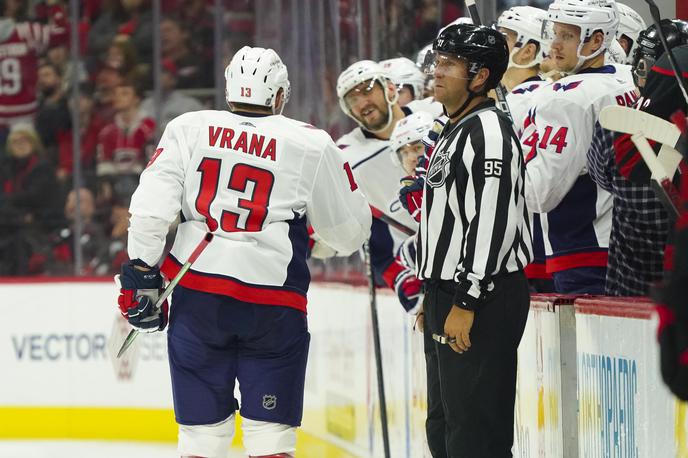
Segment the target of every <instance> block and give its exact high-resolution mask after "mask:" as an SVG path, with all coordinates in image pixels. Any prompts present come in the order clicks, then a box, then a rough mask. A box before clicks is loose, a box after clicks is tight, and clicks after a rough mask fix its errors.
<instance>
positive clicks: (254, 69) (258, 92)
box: [225, 46, 291, 113]
mask: <svg viewBox="0 0 688 458" xmlns="http://www.w3.org/2000/svg"><path fill="white" fill-rule="evenodd" d="M225 80H226V87H225V95H226V98H227V103H232V102H234V103H247V104H250V105H258V106H265V107H270V108H272V112H273V113H276V112H277V111H276V108H277V107H276V106H275V104H276V102H277V93H278V92H279V90H280V89H282V92H283V94H284V95H283V97H284V99H283V102H282V105H281V107H280V110H279V112H280V113H281V111H282V108H284V105H286V103H287V101H288V100H289V94H290V91H291V89H290V87H291V86H290V84H289V74H288V73H287V67H286V65H284V64H283V63H282V59H280V57H279V56H278V55H277V53H276V52H275V51H274V50H272V49H270V48H267V49H265V48H251V47H250V46H244V47H243V48H241V49H240V50H239V51H237V53H236V54H234V57H232V61H231V62H230V63H229V65H227V68H226V69H225Z"/></svg>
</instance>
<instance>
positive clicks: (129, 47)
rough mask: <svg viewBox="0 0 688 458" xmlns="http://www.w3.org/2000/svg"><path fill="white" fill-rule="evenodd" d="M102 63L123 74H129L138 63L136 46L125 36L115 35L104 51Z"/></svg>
mask: <svg viewBox="0 0 688 458" xmlns="http://www.w3.org/2000/svg"><path fill="white" fill-rule="evenodd" d="M103 60H104V64H105V66H106V67H110V68H114V69H116V70H117V71H119V72H120V73H121V74H123V75H128V74H130V73H131V72H132V71H133V70H134V68H135V67H136V66H137V65H139V58H138V55H137V53H136V48H135V47H134V45H133V43H132V42H131V41H130V40H129V38H127V37H123V36H117V37H115V38H114V39H113V40H112V43H110V46H109V47H108V49H107V51H106V52H105V57H104V59H103Z"/></svg>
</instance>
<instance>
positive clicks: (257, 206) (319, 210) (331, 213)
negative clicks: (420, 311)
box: [119, 47, 371, 458]
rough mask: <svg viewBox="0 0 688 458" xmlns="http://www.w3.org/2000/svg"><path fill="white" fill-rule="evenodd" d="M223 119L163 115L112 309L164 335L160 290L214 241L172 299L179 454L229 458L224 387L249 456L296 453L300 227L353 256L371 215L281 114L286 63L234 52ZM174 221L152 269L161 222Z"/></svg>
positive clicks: (339, 165) (302, 298) (335, 159)
mask: <svg viewBox="0 0 688 458" xmlns="http://www.w3.org/2000/svg"><path fill="white" fill-rule="evenodd" d="M225 77H226V80H227V87H226V94H227V102H228V104H229V108H230V111H229V112H227V111H210V110H206V111H198V112H193V113H187V114H184V115H181V116H179V117H177V118H176V119H174V120H172V121H171V122H170V123H169V124H168V125H167V128H166V129H165V132H164V134H163V136H162V139H161V140H160V143H159V145H158V148H157V150H156V153H155V155H154V157H153V159H151V161H150V163H149V165H148V166H147V168H146V170H145V171H144V172H143V174H142V175H141V182H140V185H139V187H138V188H137V190H136V192H135V193H134V195H133V197H132V202H131V207H130V213H131V215H132V216H131V222H130V227H129V245H128V252H129V257H130V259H132V261H131V262H129V263H127V264H124V265H123V266H122V273H121V276H120V281H121V287H122V289H121V294H120V298H119V305H120V310H121V312H122V314H123V315H124V316H125V317H126V318H128V320H129V322H130V323H131V324H132V325H133V326H134V327H136V328H138V329H140V330H142V331H148V332H151V331H158V330H163V329H164V328H165V325H166V324H167V305H165V306H164V307H163V309H162V310H154V309H153V306H152V304H154V303H155V301H156V299H157V297H158V295H159V293H160V291H161V288H162V286H163V281H162V277H161V274H160V271H162V272H163V273H164V274H165V276H167V277H168V278H172V277H173V276H174V275H175V274H177V272H178V271H179V270H180V266H181V265H182V263H184V262H185V261H186V260H187V258H188V257H189V255H190V253H191V252H192V251H193V250H194V247H195V246H196V245H197V244H198V242H199V241H200V240H201V239H202V238H203V237H204V234H205V233H206V231H211V232H212V233H214V234H215V237H214V238H213V240H212V241H211V242H210V244H209V245H208V247H207V248H206V250H205V251H203V252H202V254H201V255H200V257H198V259H197V260H196V262H195V264H194V265H193V268H192V269H191V270H189V271H188V272H187V273H186V275H184V277H183V278H182V280H181V282H180V283H179V285H178V286H177V288H175V291H174V293H173V295H172V304H173V307H172V313H171V316H170V327H169V330H168V333H167V335H168V351H169V359H170V371H171V377H172V391H173V396H174V408H175V416H176V420H177V423H179V451H180V453H181V454H182V456H183V457H204V458H216V457H217V458H219V457H226V456H227V454H228V450H229V446H230V443H231V441H232V437H233V435H234V417H235V410H236V408H237V407H238V406H237V401H236V400H235V399H234V386H235V379H236V380H238V381H239V388H240V391H241V410H240V412H241V416H242V418H243V425H242V429H243V439H244V445H245V447H246V449H247V452H248V455H249V456H251V457H263V458H267V457H272V458H287V457H293V456H294V452H295V443H296V427H298V426H299V425H300V422H301V416H302V410H303V389H304V378H305V371H306V360H307V355H308V345H309V339H310V337H309V334H308V330H307V325H306V313H305V312H306V293H307V290H308V285H309V281H310V275H309V273H308V267H307V265H306V252H307V245H308V234H307V221H308V223H309V224H311V225H312V226H313V228H314V229H315V230H316V231H317V232H318V234H319V236H320V237H321V238H322V239H323V240H324V241H325V242H326V243H327V244H328V245H329V246H331V247H333V248H335V249H336V250H338V251H340V252H345V253H351V252H354V251H355V250H357V249H358V248H359V247H360V246H361V245H362V243H363V242H364V241H365V240H366V238H367V237H368V235H369V232H370V225H371V214H370V210H369V208H368V205H367V203H366V200H365V197H364V196H363V194H362V193H361V192H360V190H358V189H357V184H356V182H355V181H354V179H353V176H352V174H351V170H350V167H349V165H348V164H347V163H346V162H344V161H343V160H342V158H341V155H340V154H339V150H338V148H337V147H336V146H335V144H334V142H333V141H332V139H331V138H330V137H329V136H328V135H327V133H325V132H324V131H321V130H318V129H316V128H314V127H313V126H311V125H308V124H305V123H303V122H299V121H296V120H293V119H289V118H287V117H284V116H282V115H281V111H282V108H283V107H284V105H285V103H286V102H287V100H288V98H289V90H290V86H289V80H288V75H287V69H286V67H285V66H284V64H283V63H282V61H281V60H280V58H279V56H278V55H277V54H276V53H275V52H274V51H273V50H271V49H263V48H250V47H244V48H242V49H241V50H239V51H238V52H237V53H236V54H235V55H234V57H233V59H232V61H231V63H230V64H229V65H228V67H227V69H226V70H225ZM177 216H181V220H182V223H181V224H180V225H179V227H178V228H177V234H176V238H175V241H174V245H173V247H172V250H171V252H170V254H169V255H168V256H167V257H166V258H165V260H164V262H163V264H162V267H161V268H160V269H158V267H156V266H157V263H158V261H159V258H160V257H161V255H162V253H163V248H164V241H165V236H166V234H167V231H168V228H169V226H170V224H171V223H172V222H173V221H174V220H175V218H177Z"/></svg>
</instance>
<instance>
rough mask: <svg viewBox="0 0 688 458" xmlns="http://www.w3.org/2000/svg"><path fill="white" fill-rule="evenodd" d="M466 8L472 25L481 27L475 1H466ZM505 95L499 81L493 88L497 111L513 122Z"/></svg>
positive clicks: (505, 91) (505, 92)
mask: <svg viewBox="0 0 688 458" xmlns="http://www.w3.org/2000/svg"><path fill="white" fill-rule="evenodd" d="M466 8H468V15H469V16H470V17H471V20H472V21H473V24H475V25H483V21H482V20H481V19H480V13H479V12H478V5H476V4H475V0H466ZM506 94H507V90H506V88H505V87H504V85H503V84H502V82H501V81H500V82H499V83H497V87H496V88H495V95H496V96H497V104H498V105H499V109H500V110H502V111H503V112H504V113H505V114H506V115H507V116H508V117H509V119H510V120H511V121H512V122H513V120H514V118H513V117H512V116H511V110H510V109H509V104H508V103H507V102H506Z"/></svg>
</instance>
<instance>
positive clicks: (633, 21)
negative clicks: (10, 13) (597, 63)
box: [616, 2, 647, 64]
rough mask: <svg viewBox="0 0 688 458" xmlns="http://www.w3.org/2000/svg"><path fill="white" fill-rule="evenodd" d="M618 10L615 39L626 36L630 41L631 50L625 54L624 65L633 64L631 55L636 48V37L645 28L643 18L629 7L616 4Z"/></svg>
mask: <svg viewBox="0 0 688 458" xmlns="http://www.w3.org/2000/svg"><path fill="white" fill-rule="evenodd" d="M616 7H617V8H618V10H619V28H618V29H617V30H616V39H617V40H618V39H620V38H621V37H622V36H624V35H625V36H626V37H628V38H629V39H630V40H631V49H629V50H628V53H627V54H626V59H625V61H624V62H622V63H625V64H632V63H633V55H634V53H635V50H636V48H637V47H638V35H640V32H642V31H643V30H645V29H646V28H647V25H646V24H645V21H644V20H643V18H642V17H641V16H640V15H639V14H638V13H637V12H636V11H635V10H634V9H633V8H631V7H630V6H628V5H624V4H623V3H619V2H616Z"/></svg>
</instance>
